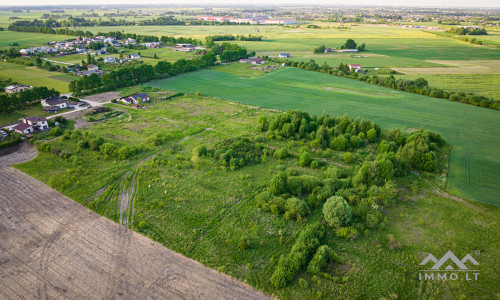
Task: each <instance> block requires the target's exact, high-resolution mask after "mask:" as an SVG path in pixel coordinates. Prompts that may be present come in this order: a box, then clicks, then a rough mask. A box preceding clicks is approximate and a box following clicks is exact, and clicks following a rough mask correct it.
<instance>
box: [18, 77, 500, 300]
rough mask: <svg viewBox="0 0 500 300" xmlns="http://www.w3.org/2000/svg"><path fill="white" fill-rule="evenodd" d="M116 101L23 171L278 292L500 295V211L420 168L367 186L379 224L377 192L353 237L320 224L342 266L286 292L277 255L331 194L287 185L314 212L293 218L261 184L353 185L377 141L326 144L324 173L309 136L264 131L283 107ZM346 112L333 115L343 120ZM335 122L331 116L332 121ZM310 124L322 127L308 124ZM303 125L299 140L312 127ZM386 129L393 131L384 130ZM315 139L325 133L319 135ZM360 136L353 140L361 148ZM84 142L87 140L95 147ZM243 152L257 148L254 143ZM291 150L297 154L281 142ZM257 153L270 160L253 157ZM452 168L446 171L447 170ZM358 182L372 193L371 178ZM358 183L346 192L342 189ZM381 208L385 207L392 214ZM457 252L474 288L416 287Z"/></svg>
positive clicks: (304, 274)
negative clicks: (473, 263) (132, 105)
mask: <svg viewBox="0 0 500 300" xmlns="http://www.w3.org/2000/svg"><path fill="white" fill-rule="evenodd" d="M211 73H213V74H212V75H215V74H214V73H215V72H211ZM221 74H223V73H221ZM258 78H261V77H258ZM248 80H250V79H248ZM252 80H255V79H252ZM316 80H317V79H316ZM355 88H356V87H351V89H355ZM358 91H360V90H359V87H358ZM377 97H380V95H377ZM108 106H109V107H118V108H120V109H126V110H127V112H126V113H124V114H122V115H120V116H118V117H115V118H113V119H110V120H108V121H105V122H102V123H97V124H93V125H92V126H89V127H88V128H86V129H87V130H88V131H85V130H84V131H79V132H80V134H81V135H79V134H76V133H74V132H73V133H71V134H69V133H68V134H65V135H63V137H61V138H59V139H56V140H53V141H52V142H50V144H49V145H50V146H51V147H52V149H51V150H48V149H47V148H46V147H44V148H45V151H43V150H41V152H40V153H39V155H38V157H37V158H36V159H34V160H32V161H30V162H27V163H23V164H20V165H17V168H19V169H21V170H22V171H24V172H27V173H29V174H31V175H33V176H35V177H36V178H38V179H40V180H42V181H43V182H46V183H48V184H49V185H50V186H52V187H54V188H56V189H58V190H60V191H62V192H63V193H65V194H66V195H68V196H70V197H72V198H73V199H75V200H76V201H77V202H79V203H82V204H84V205H86V206H87V207H89V208H91V209H93V210H95V211H96V212H98V213H99V214H102V215H104V216H106V217H108V218H110V219H113V220H115V221H116V222H120V223H122V224H124V225H127V226H129V227H131V228H133V229H134V230H137V231H139V232H141V233H143V234H145V235H147V236H148V237H150V238H152V239H154V240H156V241H159V242H160V243H162V244H163V245H165V246H167V247H169V248H171V249H173V250H175V251H177V252H179V253H182V254H184V255H186V256H188V257H191V258H193V259H196V260H198V261H200V262H202V263H203V264H205V265H207V266H209V267H211V268H215V269H218V270H220V271H222V272H224V273H226V274H229V275H231V276H233V277H236V278H238V279H240V280H242V281H245V282H247V283H249V284H251V285H253V286H255V287H257V288H259V289H261V290H263V291H265V292H267V293H269V294H271V295H274V296H276V297H278V298H282V299H297V298H301V299H331V298H332V297H336V298H340V299H352V298H364V299H366V298H374V297H375V298H381V297H386V298H397V297H399V298H411V297H413V295H417V294H418V295H421V296H423V297H440V298H459V297H465V298H468V297H489V296H491V295H495V293H498V291H497V290H496V282H497V281H498V274H497V273H496V272H495V270H496V269H498V260H497V259H496V258H497V257H498V255H499V254H500V253H499V252H498V251H499V250H498V249H497V247H496V244H495V241H496V240H497V239H498V223H497V222H495V219H494V217H491V216H486V215H483V214H480V213H478V212H477V211H475V210H472V209H471V208H469V207H466V206H464V205H462V204H460V203H458V202H455V201H453V200H450V199H446V198H438V197H435V196H433V195H431V194H429V193H428V192H427V189H428V186H427V185H426V184H425V183H424V182H423V181H421V180H420V179H419V178H418V177H416V176H414V175H411V174H409V175H407V176H406V177H398V179H397V186H398V192H397V198H396V199H394V200H390V198H391V196H388V198H384V197H385V196H384V192H383V191H384V190H385V189H387V191H389V190H390V189H391V188H387V185H386V186H380V187H378V188H374V187H373V186H372V187H371V188H370V190H371V192H370V193H375V195H377V193H380V192H382V194H378V196H377V197H379V199H378V200H375V201H376V203H378V204H374V205H375V206H373V207H366V208H365V209H368V210H369V211H372V210H374V211H379V213H380V215H379V216H377V217H376V218H377V219H376V220H377V221H375V223H374V224H372V225H369V224H371V222H373V220H372V221H370V222H369V221H368V220H367V221H366V222H367V224H366V225H364V224H365V222H364V221H363V220H360V219H359V215H362V214H363V209H362V206H361V204H360V203H363V202H364V201H369V200H368V199H358V198H357V196H356V194H355V193H354V194H351V196H349V197H348V199H349V202H350V203H351V204H352V205H353V206H354V207H355V209H356V212H355V215H356V216H358V217H356V218H357V219H356V224H355V225H356V226H355V227H345V228H346V230H347V231H346V232H344V233H340V232H339V231H336V230H335V229H334V228H332V227H331V226H327V225H326V223H323V224H322V225H321V228H323V229H322V230H323V231H324V236H323V235H322V237H319V239H318V241H317V242H314V241H313V240H309V241H310V242H311V243H312V244H315V245H316V247H317V246H318V244H317V243H319V242H320V243H321V245H326V246H328V247H329V248H331V249H333V251H334V252H335V253H336V255H338V257H337V258H336V259H335V260H334V261H332V260H331V259H328V261H327V263H326V265H322V264H319V266H320V267H319V273H317V275H315V273H314V272H317V271H311V270H310V271H307V270H306V269H307V264H306V265H302V267H301V268H299V270H298V274H297V275H296V276H293V277H292V278H291V281H290V282H289V283H287V284H286V285H285V287H283V288H281V287H276V285H275V283H274V281H273V279H272V278H273V277H274V275H273V274H274V273H275V272H276V270H277V269H278V267H277V266H279V264H280V263H278V261H279V260H280V256H281V255H287V254H288V253H290V252H291V251H295V250H293V249H296V248H297V246H294V245H296V244H297V243H299V242H300V240H303V234H301V232H305V231H307V230H308V228H309V227H308V226H310V225H312V224H316V226H319V224H321V222H322V220H323V213H322V205H323V202H324V199H323V200H322V201H323V202H321V201H320V202H317V201H316V200H315V199H316V196H317V197H318V198H317V199H322V198H320V195H322V193H324V192H327V191H326V190H324V191H323V190H322V191H321V192H318V191H315V192H314V193H311V194H309V196H308V193H310V191H307V190H304V189H307V187H306V185H304V187H302V189H301V190H300V191H298V192H297V191H295V192H294V191H292V190H290V191H289V193H292V194H293V195H297V196H296V197H297V198H298V199H296V200H293V201H295V202H296V203H299V204H301V205H302V206H303V205H306V204H305V203H306V202H307V203H309V205H308V206H309V208H307V207H308V206H307V205H306V206H305V207H306V208H307V209H306V210H305V211H303V210H304V207H301V206H299V207H296V208H291V207H290V206H289V204H287V205H286V212H284V211H281V209H283V208H278V207H273V205H271V206H270V207H269V205H266V203H264V202H262V197H260V196H259V197H256V195H257V194H261V195H265V194H262V193H261V192H263V191H264V190H267V189H269V191H272V192H273V193H275V192H274V191H273V189H272V188H271V187H273V186H275V185H274V184H273V183H272V182H275V179H276V178H280V176H284V175H283V174H285V173H286V174H289V175H288V179H289V184H287V189H288V186H293V185H291V183H292V181H294V182H296V183H299V186H300V185H301V184H302V180H303V181H304V182H306V181H312V184H317V183H314V181H315V179H314V178H326V179H324V181H323V182H325V185H326V183H327V182H331V183H335V184H339V183H340V184H342V185H344V184H346V185H349V184H350V183H349V181H350V179H348V178H346V174H347V173H349V172H350V171H353V172H355V173H356V172H358V173H359V172H360V171H359V169H358V168H357V167H356V166H357V165H360V164H362V163H363V160H365V159H366V160H370V159H373V155H377V154H378V152H379V147H378V144H377V143H378V142H376V143H373V142H370V143H369V144H367V142H368V140H366V141H365V142H364V143H363V144H359V145H358V146H359V148H355V149H351V150H350V151H351V152H350V153H351V154H352V158H351V159H347V156H346V155H345V153H346V152H343V151H336V150H331V149H327V150H317V151H315V152H314V153H312V157H310V159H312V161H313V162H314V161H315V162H316V165H318V166H319V167H315V164H314V163H311V166H309V165H307V164H306V165H304V164H303V163H302V161H303V159H302V156H303V155H302V154H301V155H300V159H298V158H297V157H296V154H294V153H296V152H299V151H300V152H301V153H303V152H302V151H303V150H302V149H301V150H299V148H301V147H303V146H308V144H309V142H308V141H307V140H300V139H299V140H292V139H286V138H283V136H281V134H287V132H289V129H290V126H288V127H287V126H286V124H285V125H283V124H281V125H280V126H283V128H282V130H278V131H276V130H275V134H276V137H273V136H272V135H270V133H269V132H268V133H266V132H265V130H266V128H267V127H268V126H269V129H270V130H271V128H274V127H275V125H273V124H274V123H273V120H277V119H275V118H276V116H277V115H278V114H279V113H278V112H274V111H268V110H264V109H260V108H256V107H253V106H246V105H242V104H238V103H232V102H226V101H221V100H219V99H213V98H209V97H200V96H197V97H195V96H192V95H190V96H183V97H177V98H174V99H172V100H170V101H165V102H160V103H157V104H154V105H152V106H150V107H148V108H146V109H142V110H134V109H128V108H125V107H124V106H115V105H108ZM340 114H341V113H339V115H340ZM262 115H266V116H267V117H266V118H263V117H261V116H262ZM353 116H354V115H353ZM344 119H346V118H345V117H344V118H342V119H337V121H336V122H338V123H337V124H341V123H342V122H343V121H342V120H344ZM322 120H323V119H322ZM363 122H364V121H362V122H361V123H363ZM302 123H304V121H303V122H302ZM305 123H307V122H305ZM305 123H304V124H305ZM320 123H321V122H320ZM327 123H328V124H330V123H331V122H328V121H324V122H323V123H322V124H327ZM348 123H349V122H348ZM359 123H360V122H359V121H357V123H356V124H359ZM288 124H290V123H288ZM304 124H303V125H304ZM350 124H351V123H350ZM364 124H367V123H364ZM257 125H259V126H257ZM368 125H369V124H368ZM304 126H314V124H313V123H311V122H309V125H307V124H306V125H304ZM339 126H340V125H339ZM350 126H351V125H349V126H348V128H350ZM285 128H287V129H285ZM309 128H310V129H309V130H311V128H312V127H309ZM336 128H337V129H335V130H340V129H339V128H340V127H336ZM359 128H361V127H359ZM368 128H370V127H368ZM374 128H376V126H375V127H374ZM366 129H367V128H366ZM366 129H365V131H366ZM372 129H373V128H372ZM385 129H389V128H385ZM263 130H264V132H260V131H263ZM305 130H308V129H305ZM342 130H345V131H346V132H348V131H349V130H348V129H346V128H344V129H342ZM358 130H361V131H363V130H362V129H358ZM280 132H282V133H281V134H280ZM351 132H352V131H351ZM375 132H376V130H372V131H370V133H368V134H367V137H368V138H369V139H372V138H374V139H376V133H375ZM299 133H300V134H302V129H300V130H299V131H298V133H297V134H299ZM373 134H375V135H373ZM382 135H383V137H384V138H386V136H388V133H387V132H385V133H383V134H382ZM389 135H390V134H389ZM241 136H244V137H248V138H249V140H250V141H253V142H251V143H250V144H248V142H245V139H237V137H241ZM314 136H317V137H319V136H321V134H320V130H319V129H318V131H317V132H316V133H315V135H314ZM314 136H311V137H314ZM359 136H361V137H362V136H364V133H363V135H359ZM82 137H85V138H83V139H81V138H82ZM98 137H101V138H103V139H104V140H103V141H102V142H104V144H102V145H101V150H100V151H96V150H92V149H91V148H92V147H93V145H94V144H95V143H96V142H97V139H98ZM228 139H232V140H228ZM355 140H356V139H352V138H351V143H353V141H355ZM85 141H87V142H89V144H88V145H87V146H85V145H84V143H85ZM231 141H233V142H231ZM358 141H359V140H358ZM82 143H83V144H82ZM107 143H110V144H113V145H114V146H115V147H116V149H120V150H121V149H123V148H126V147H130V148H131V149H132V150H133V151H136V154H133V155H130V156H128V157H127V158H125V159H124V158H121V155H122V154H123V153H124V152H122V151H118V153H119V156H118V157H117V156H115V155H111V154H109V153H108V150H109V149H110V148H109V146H104V145H106V144H107ZM228 143H229V144H228ZM335 143H336V142H333V145H336V144H335ZM201 145H205V146H206V148H208V150H207V149H206V148H205V149H203V147H200V146H201ZM225 145H226V146H225ZM228 145H229V147H233V148H234V149H236V151H237V152H236V153H234V150H233V153H234V154H236V155H240V160H236V161H233V159H231V160H230V161H229V162H228V163H227V161H226V163H224V161H222V159H223V157H224V159H226V158H225V157H227V156H229V155H230V154H229V152H230V151H231V150H227V151H226V152H224V150H223V149H225V148H224V147H228ZM245 145H246V146H245ZM311 145H312V144H311ZM247 146H251V147H253V148H252V150H248V148H246V147H247ZM284 146H286V148H287V149H288V151H283V150H282V148H281V147H284ZM316 147H320V145H319V146H318V145H316ZM54 149H56V150H54ZM245 149H247V150H245ZM275 149H277V150H276V151H275ZM46 151H49V152H46ZM240 151H248V152H240ZM255 151H256V152H255ZM259 151H263V152H261V153H272V152H274V154H273V155H269V156H266V155H262V156H260V157H259V156H257V157H255V156H254V154H255V153H258V152H259ZM443 151H444V152H439V159H440V160H442V159H444V158H443V157H442V155H443V154H444V153H445V152H446V149H443ZM287 152H288V154H287ZM70 153H71V154H72V156H71V157H69V154H70ZM217 153H218V154H217ZM304 153H306V152H304ZM153 155H154V156H153ZM231 155H233V154H231ZM305 156H307V155H305ZM64 157H66V158H64ZM217 157H219V158H217ZM256 158H257V160H255V159H256ZM242 159H243V163H242ZM382 161H383V160H381V161H380V163H381V164H382ZM318 162H319V163H318ZM442 163H443V161H442V162H441V163H440V167H439V168H438V169H440V168H442V167H443V164H442ZM330 164H335V165H336V166H337V167H332V166H329V165H330ZM364 165H365V164H363V166H364ZM349 167H350V168H349ZM284 170H286V172H283V171H284ZM425 176H431V173H428V174H427V175H425ZM337 177H338V178H337ZM435 177H436V178H437V182H438V183H439V180H440V179H439V178H440V175H439V174H435ZM271 178H272V180H271ZM297 179H301V180H300V181H297ZM325 180H326V181H325ZM353 180H358V179H353ZM270 182H271V183H270ZM368 182H369V181H368ZM276 186H277V187H278V186H279V185H276ZM337 188H338V187H337ZM337 188H336V189H337ZM360 188H361V190H363V188H362V186H360ZM365 189H366V188H365ZM377 190H378V192H377ZM125 191H129V192H130V193H129V192H125ZM301 191H302V192H301ZM352 191H353V190H352V189H342V193H344V194H345V193H350V192H352ZM338 192H339V193H340V190H339V191H338ZM302 193H304V194H302ZM313 194H314V195H315V196H313ZM389 194H391V193H389ZM391 195H392V194H391ZM283 197H285V195H284V194H283ZM289 197H290V195H289ZM277 198H280V197H277ZM290 199H293V198H289V199H288V200H287V203H289V202H293V201H291V200H290ZM289 200H290V201H289ZM273 201H274V200H273ZM371 201H373V199H372V200H371ZM386 201H387V202H386ZM124 203H125V205H124ZM356 203H358V204H357V205H356ZM368 203H370V202H368ZM382 203H385V204H384V205H383V209H382V208H381V207H380V205H382ZM268 204H269V203H268ZM476 205H477V206H479V207H481V208H483V209H489V212H490V213H491V214H493V215H495V216H497V217H498V216H499V215H500V214H499V211H498V208H497V207H495V206H489V205H482V204H476ZM276 209H278V210H276ZM295 209H297V211H296V212H294V210H295ZM309 209H310V213H308V210H309ZM269 210H271V211H269ZM299 211H300V212H299ZM283 212H284V213H283ZM382 214H383V215H382ZM124 220H126V221H124ZM377 222H378V224H377ZM358 225H359V226H358ZM443 228H446V230H443ZM301 236H302V237H301ZM313 250H314V249H313ZM448 250H452V251H454V253H455V254H456V255H457V256H459V257H460V258H461V257H463V256H464V255H465V254H467V253H471V254H472V255H473V256H474V257H475V258H476V259H478V261H479V262H480V270H481V274H480V277H479V279H478V280H477V281H470V282H469V281H468V282H463V281H451V280H450V281H419V280H418V271H419V270H420V269H421V267H420V266H419V263H420V261H421V260H422V259H423V258H424V257H425V255H426V254H427V253H433V254H434V255H435V256H436V257H438V256H439V257H440V256H442V255H443V254H444V253H445V252H446V251H448ZM311 257H312V254H311V255H308V256H307V257H306V262H309V261H310V260H311ZM311 272H313V273H311Z"/></svg>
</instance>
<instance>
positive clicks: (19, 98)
mask: <svg viewBox="0 0 500 300" xmlns="http://www.w3.org/2000/svg"><path fill="white" fill-rule="evenodd" d="M54 96H59V92H58V91H56V90H54V89H50V90H49V89H48V88H47V87H44V86H41V87H34V88H32V89H29V90H26V91H22V92H17V93H12V94H7V93H1V94H0V112H11V111H13V110H16V109H21V108H23V107H27V106H30V105H33V104H34V103H37V102H40V99H44V98H49V97H54Z"/></svg>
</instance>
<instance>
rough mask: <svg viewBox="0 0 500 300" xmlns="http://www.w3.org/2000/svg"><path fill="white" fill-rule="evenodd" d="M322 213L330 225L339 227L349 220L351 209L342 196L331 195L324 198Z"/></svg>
mask: <svg viewBox="0 0 500 300" xmlns="http://www.w3.org/2000/svg"><path fill="white" fill-rule="evenodd" d="M323 215H324V217H325V220H326V222H327V223H328V224H329V225H330V226H332V227H335V228H339V227H341V226H343V225H345V224H348V223H349V222H350V221H351V217H352V209H351V206H349V204H348V203H347V201H345V199H344V198H342V197H341V196H333V197H330V198H328V199H327V200H326V203H325V205H324V206H323Z"/></svg>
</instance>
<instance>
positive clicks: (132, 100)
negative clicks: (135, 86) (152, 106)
mask: <svg viewBox="0 0 500 300" xmlns="http://www.w3.org/2000/svg"><path fill="white" fill-rule="evenodd" d="M139 98H141V100H142V102H151V98H149V96H148V94H146V93H140V94H135V95H132V96H128V97H124V98H121V99H120V101H121V102H123V103H127V104H138V103H137V102H138V100H139Z"/></svg>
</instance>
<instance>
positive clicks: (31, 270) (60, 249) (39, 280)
mask: <svg viewBox="0 0 500 300" xmlns="http://www.w3.org/2000/svg"><path fill="white" fill-rule="evenodd" d="M36 155H37V152H36V150H35V149H34V148H32V147H31V146H29V145H27V144H23V145H22V146H21V149H20V150H19V151H16V152H13V153H11V154H7V155H4V156H0V191H1V192H0V299H33V298H36V299H55V298H57V299H115V298H119V299H121V298H127V299H179V298H182V299H268V298H269V297H268V296H266V295H265V294H263V293H261V292H259V291H257V290H255V289H253V288H251V287H249V286H247V285H245V284H243V283H241V282H239V281H237V280H235V279H233V278H231V277H228V276H226V275H223V274H221V273H218V272H216V271H213V270H211V269H209V268H207V267H205V266H203V265H202V264H200V263H198V262H196V261H194V260H191V259H189V258H186V257H184V256H182V255H180V254H178V253H176V252H174V251H171V250H169V249H167V248H165V247H163V246H162V245H160V244H158V243H156V242H154V241H152V240H150V239H148V238H146V237H144V236H142V235H140V234H138V233H136V232H133V231H131V230H129V229H127V228H126V227H124V226H120V225H119V224H117V223H114V222H112V221H111V220H108V219H106V218H104V217H102V216H99V215H97V214H95V213H94V212H92V211H90V210H88V209H86V208H85V207H83V206H81V205H80V204H78V203H76V202H74V201H73V200H71V199H70V198H68V197H66V196H64V195H62V194H61V193H59V192H57V191H55V190H52V189H50V188H49V187H47V186H46V185H45V184H43V183H42V182H40V181H38V180H36V179H34V178H33V177H31V176H29V175H27V174H25V173H23V172H21V171H18V170H16V169H14V168H12V167H10V166H9V165H11V164H14V163H20V162H23V161H27V160H30V159H33V158H34V157H36Z"/></svg>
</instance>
